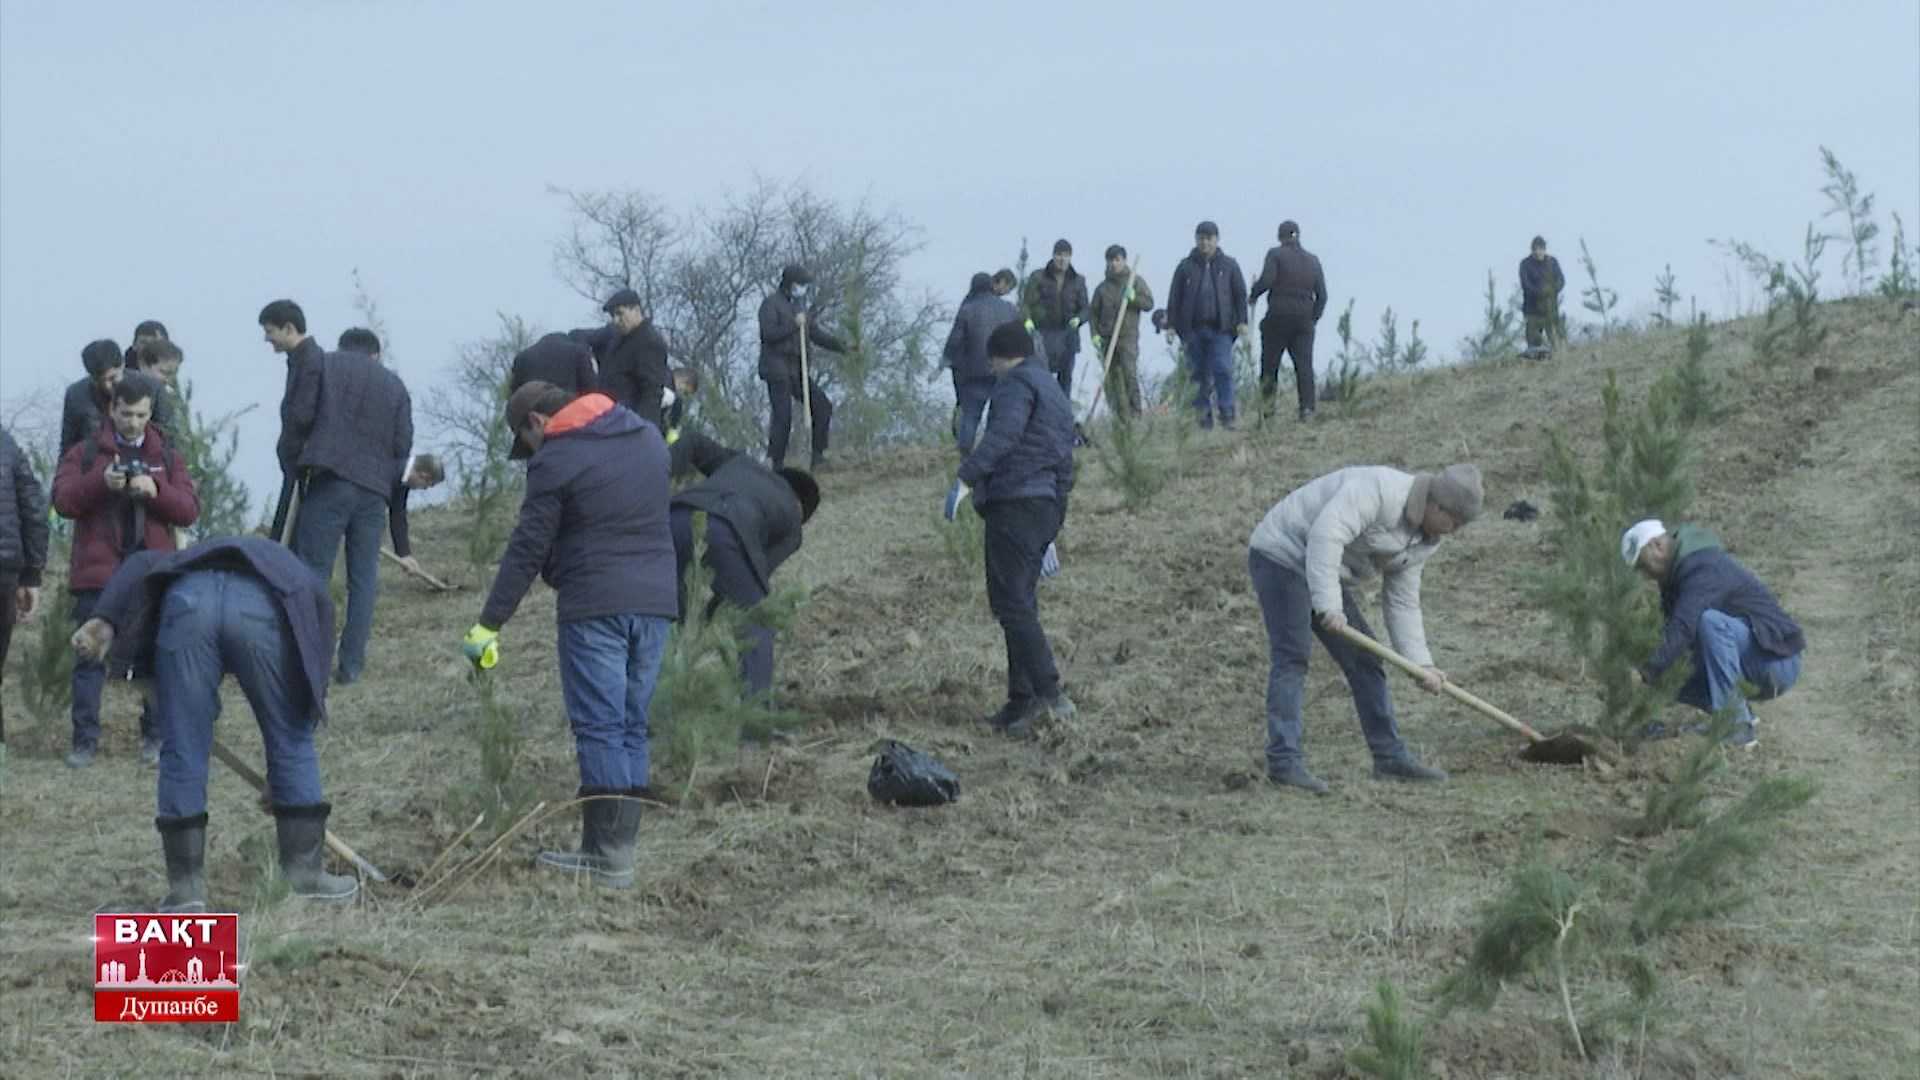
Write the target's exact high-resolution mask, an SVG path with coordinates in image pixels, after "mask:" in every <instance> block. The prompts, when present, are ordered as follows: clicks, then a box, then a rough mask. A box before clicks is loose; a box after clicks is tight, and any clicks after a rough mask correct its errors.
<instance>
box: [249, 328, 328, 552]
mask: <svg viewBox="0 0 1920 1080" xmlns="http://www.w3.org/2000/svg"><path fill="white" fill-rule="evenodd" d="M260 330H261V334H262V336H263V337H265V338H266V340H267V344H269V345H271V346H273V351H274V352H276V353H280V354H281V355H283V356H285V357H286V358H287V384H286V388H285V389H284V390H282V391H281V394H280V439H279V441H278V442H277V443H275V444H274V448H273V452H274V455H275V456H276V457H278V458H279V459H280V498H279V500H278V501H277V502H276V503H275V504H274V508H273V525H272V527H271V528H270V529H269V532H268V535H269V536H271V537H272V538H273V539H274V540H277V541H280V542H281V543H290V542H291V541H292V539H293V538H292V537H291V536H288V535H287V517H288V515H290V514H291V513H293V512H294V506H295V502H296V499H297V497H298V496H299V494H300V493H301V492H303V491H305V490H306V478H305V477H304V476H302V475H301V472H300V465H299V462H298V461H297V460H296V458H297V457H298V456H299V449H300V447H299V443H298V442H297V441H295V439H296V433H295V432H294V431H292V430H291V429H290V428H289V426H288V424H287V418H288V416H289V415H291V414H293V413H295V412H299V413H302V414H305V415H311V413H312V412H313V410H314V409H315V408H317V407H318V402H319V400H320V365H321V363H322V362H323V361H324V360H325V358H326V351H325V350H324V349H322V348H321V347H320V343H319V342H318V341H315V340H314V339H313V338H312V337H311V336H309V335H308V334H307V314H306V312H304V311H301V310H300V305H299V304H296V303H294V302H293V301H291V300H275V301H273V302H272V303H270V304H268V305H267V306H266V307H263V308H261V309H260Z"/></svg>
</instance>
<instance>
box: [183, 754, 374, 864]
mask: <svg viewBox="0 0 1920 1080" xmlns="http://www.w3.org/2000/svg"><path fill="white" fill-rule="evenodd" d="M213 756H214V757H217V758H219V759H220V760H221V761H222V762H223V763H225V765H226V766H227V768H229V769H232V770H233V771H234V772H236V773H239V774H240V778H241V779H242V780H245V781H246V782H247V783H249V784H252V785H253V789H254V790H255V791H258V792H259V793H260V794H261V795H263V796H264V795H265V794H266V793H267V778H266V777H264V776H261V775H260V774H259V773H257V772H255V771H254V770H253V766H251V765H248V764H247V763H246V762H244V761H242V760H240V755H238V754H236V753H234V752H233V751H231V750H229V749H227V748H226V747H225V746H224V745H222V744H221V742H220V740H218V739H215V740H213ZM326 844H327V850H329V851H331V852H333V853H334V854H335V855H338V856H340V857H341V858H342V859H345V860H346V861H348V862H350V863H352V864H353V865H354V866H355V867H357V868H359V870H360V872H361V873H363V874H365V875H367V876H368V877H370V878H372V879H373V880H375V881H386V880H387V875H385V874H383V873H381V872H380V868H379V867H377V866H375V865H373V864H372V863H370V862H368V861H367V860H366V859H365V858H364V857H362V856H361V855H360V853H359V852H357V851H355V850H353V849H352V848H350V847H348V846H347V845H346V842H345V841H344V840H341V839H340V838H339V837H337V836H335V835H333V830H332V829H328V830H327V834H326Z"/></svg>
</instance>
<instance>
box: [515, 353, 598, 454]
mask: <svg viewBox="0 0 1920 1080" xmlns="http://www.w3.org/2000/svg"><path fill="white" fill-rule="evenodd" d="M611 328H612V324H611V323H609V324H608V325H607V326H605V327H600V328H597V329H595V330H591V331H582V330H576V331H574V332H573V334H562V333H557V332H556V333H552V334H546V335H543V336H542V337H541V338H540V340H539V341H536V342H534V343H533V344H531V345H529V346H527V347H526V348H524V349H521V350H520V351H519V352H517V353H515V354H514V357H513V371H512V374H511V375H510V376H509V377H508V379H507V393H508V394H509V395H511V394H512V393H513V392H514V391H515V390H518V389H520V388H521V387H523V386H525V385H527V384H528V383H530V382H543V383H551V384H553V385H554V386H557V387H559V388H560V389H562V390H565V391H567V392H568V393H570V394H572V395H574V396H575V397H578V396H580V395H581V394H586V393H591V392H592V391H594V390H595V389H597V388H598V383H599V378H598V376H597V375H595V373H594V368H593V350H592V349H591V348H589V347H588V346H587V344H586V343H585V342H582V341H579V340H576V339H575V337H574V336H573V335H574V334H586V335H589V336H597V335H601V334H602V332H603V331H606V330H610V329H611ZM607 336H609V337H610V336H611V335H607ZM520 445H524V444H520Z"/></svg>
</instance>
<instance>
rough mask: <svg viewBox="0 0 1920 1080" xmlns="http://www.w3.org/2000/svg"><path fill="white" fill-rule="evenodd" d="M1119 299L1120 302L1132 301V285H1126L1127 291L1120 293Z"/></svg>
mask: <svg viewBox="0 0 1920 1080" xmlns="http://www.w3.org/2000/svg"><path fill="white" fill-rule="evenodd" d="M1120 300H1121V302H1122V303H1127V304H1131V303H1133V286H1131V285H1129V286H1127V291H1126V292H1123V293H1121V294H1120Z"/></svg>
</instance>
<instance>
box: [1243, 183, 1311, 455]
mask: <svg viewBox="0 0 1920 1080" xmlns="http://www.w3.org/2000/svg"><path fill="white" fill-rule="evenodd" d="M1261 293H1267V294H1268V298H1267V317H1266V318H1264V319H1262V320H1260V416H1261V419H1263V420H1265V419H1270V418H1271V417H1272V416H1273V399H1274V397H1275V396H1276V394H1277V393H1278V391H1279V382H1280V354H1281V353H1283V352H1285V353H1290V354H1291V355H1292V357H1293V387H1294V393H1295V394H1296V395H1297V396H1298V400H1299V407H1300V411H1299V414H1298V415H1299V417H1300V419H1302V420H1309V419H1312V417H1313V406H1314V395H1315V384H1314V374H1313V328H1314V324H1316V323H1318V322H1319V321H1320V316H1321V315H1324V314H1325V313H1326V310H1327V275H1326V273H1325V272H1324V271H1322V270H1321V268H1320V259H1319V257H1318V256H1316V255H1314V254H1313V253H1312V252H1310V251H1308V250H1307V249H1305V248H1303V247H1301V246H1300V226H1299V225H1297V224H1295V223H1293V222H1291V221H1283V222H1281V223H1280V246H1279V247H1275V248H1269V249H1268V250H1267V261H1266V263H1265V264H1264V265H1262V266H1261V268H1260V279H1259V280H1258V281H1255V282H1254V283H1253V291H1252V292H1250V293H1249V294H1248V295H1247V304H1248V306H1249V307H1251V306H1252V305H1255V304H1258V303H1259V302H1260V294H1261Z"/></svg>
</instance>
